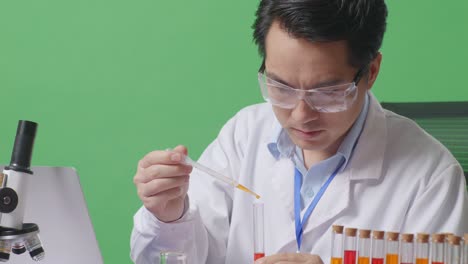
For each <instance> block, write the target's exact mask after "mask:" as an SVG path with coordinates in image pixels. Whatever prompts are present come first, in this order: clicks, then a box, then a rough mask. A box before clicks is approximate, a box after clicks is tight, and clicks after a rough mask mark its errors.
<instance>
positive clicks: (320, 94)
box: [258, 68, 364, 113]
mask: <svg viewBox="0 0 468 264" xmlns="http://www.w3.org/2000/svg"><path fill="white" fill-rule="evenodd" d="M363 71H364V68H361V69H360V70H359V71H358V72H357V73H356V76H355V77H354V79H353V81H352V82H351V83H346V84H339V85H334V86H327V87H320V88H315V89H310V90H303V89H296V88H292V87H289V86H287V85H285V84H282V83H280V82H278V81H275V80H273V79H271V78H269V77H268V76H267V75H266V74H265V73H264V72H263V71H262V72H259V73H258V82H259V84H260V89H261V91H262V95H263V98H264V99H265V101H267V102H269V103H271V104H272V105H274V106H277V107H280V108H285V109H293V108H295V107H296V106H297V104H298V103H299V102H300V101H301V100H304V101H305V102H306V103H307V104H308V105H309V107H311V108H312V109H314V110H316V111H318V112H325V113H336V112H342V111H345V110H347V109H349V108H350V107H351V106H352V105H353V103H354V102H355V101H356V98H357V94H358V89H357V83H358V82H359V80H360V79H361V77H362V72H363Z"/></svg>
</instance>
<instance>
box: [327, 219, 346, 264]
mask: <svg viewBox="0 0 468 264" xmlns="http://www.w3.org/2000/svg"><path fill="white" fill-rule="evenodd" d="M331 248H332V252H331V259H330V264H342V263H343V226H340V225H333V226H332V247H331Z"/></svg>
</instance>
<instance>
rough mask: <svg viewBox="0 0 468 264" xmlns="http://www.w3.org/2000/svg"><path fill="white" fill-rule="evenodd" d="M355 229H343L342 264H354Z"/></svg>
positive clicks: (355, 248) (355, 249)
mask: <svg viewBox="0 0 468 264" xmlns="http://www.w3.org/2000/svg"><path fill="white" fill-rule="evenodd" d="M356 233H357V229H356V228H345V237H344V256H343V262H344V264H356V255H357V246H356V241H357V240H356Z"/></svg>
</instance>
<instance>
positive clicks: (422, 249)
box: [416, 233, 429, 264]
mask: <svg viewBox="0 0 468 264" xmlns="http://www.w3.org/2000/svg"><path fill="white" fill-rule="evenodd" d="M416 264H429V234H425V233H418V235H417V237H416Z"/></svg>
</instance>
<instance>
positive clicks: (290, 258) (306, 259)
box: [255, 253, 323, 264]
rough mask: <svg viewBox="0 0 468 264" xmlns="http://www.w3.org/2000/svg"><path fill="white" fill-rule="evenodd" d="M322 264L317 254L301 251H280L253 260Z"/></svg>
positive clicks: (269, 263) (262, 263) (266, 263)
mask: <svg viewBox="0 0 468 264" xmlns="http://www.w3.org/2000/svg"><path fill="white" fill-rule="evenodd" d="M276 263H281V264H299V263H300V264H323V261H322V259H321V258H320V257H319V256H318V255H310V254H303V253H280V254H275V255H271V256H268V257H264V258H261V259H258V260H257V261H255V264H276Z"/></svg>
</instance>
